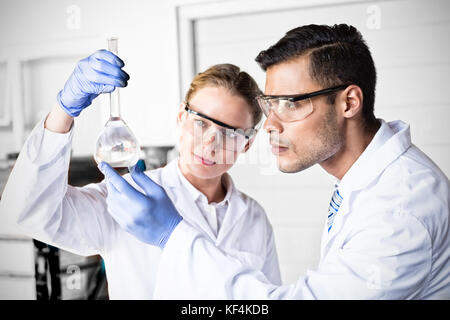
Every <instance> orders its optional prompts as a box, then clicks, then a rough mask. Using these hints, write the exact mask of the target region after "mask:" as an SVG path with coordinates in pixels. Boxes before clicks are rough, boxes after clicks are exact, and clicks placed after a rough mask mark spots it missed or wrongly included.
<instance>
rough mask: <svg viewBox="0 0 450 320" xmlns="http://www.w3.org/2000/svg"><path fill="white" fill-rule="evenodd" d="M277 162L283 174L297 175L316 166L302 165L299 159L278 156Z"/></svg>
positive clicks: (310, 164) (311, 164)
mask: <svg viewBox="0 0 450 320" xmlns="http://www.w3.org/2000/svg"><path fill="white" fill-rule="evenodd" d="M277 160H278V161H277V164H278V170H280V171H281V172H283V173H297V172H300V171H303V170H305V169H308V168H309V167H311V166H313V165H314V163H302V162H300V161H299V160H298V159H296V160H290V159H283V158H282V157H280V156H278V159H277Z"/></svg>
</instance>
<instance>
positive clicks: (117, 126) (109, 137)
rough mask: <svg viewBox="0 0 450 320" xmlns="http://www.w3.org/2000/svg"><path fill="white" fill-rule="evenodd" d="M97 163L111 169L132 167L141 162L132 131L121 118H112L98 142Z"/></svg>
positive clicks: (95, 156) (137, 145)
mask: <svg viewBox="0 0 450 320" xmlns="http://www.w3.org/2000/svg"><path fill="white" fill-rule="evenodd" d="M95 150H96V151H95V155H94V158H95V161H96V162H97V163H100V162H102V161H104V162H107V163H108V164H109V165H110V166H111V167H130V166H133V165H135V164H136V162H137V161H138V160H139V153H140V148H139V144H138V142H137V140H136V137H135V136H134V135H133V133H132V132H131V130H130V129H129V128H128V126H127V125H126V124H125V122H124V121H123V120H122V119H120V118H111V119H109V120H108V122H107V123H106V125H105V127H104V128H103V131H102V132H101V134H100V136H99V137H98V140H97V145H96V149H95Z"/></svg>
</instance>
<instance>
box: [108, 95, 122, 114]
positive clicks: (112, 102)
mask: <svg viewBox="0 0 450 320" xmlns="http://www.w3.org/2000/svg"><path fill="white" fill-rule="evenodd" d="M109 110H110V111H109V118H110V119H114V118H119V119H120V95H119V88H116V89H115V90H114V91H113V92H111V93H110V94H109Z"/></svg>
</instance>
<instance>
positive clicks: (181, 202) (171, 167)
mask: <svg viewBox="0 0 450 320" xmlns="http://www.w3.org/2000/svg"><path fill="white" fill-rule="evenodd" d="M177 166H178V159H175V160H173V161H172V162H170V163H169V164H168V165H167V167H166V168H164V171H163V173H162V181H163V182H164V183H165V184H166V186H167V187H169V188H168V189H166V191H167V194H168V195H169V198H170V199H171V200H172V202H173V204H174V206H175V208H177V210H178V212H179V213H180V215H181V216H182V217H183V219H186V221H188V222H189V223H190V224H192V225H194V226H196V227H198V228H199V230H202V231H204V232H205V233H206V234H207V235H208V236H209V237H210V238H211V239H213V240H214V241H215V240H216V236H215V235H214V233H213V232H212V230H211V228H210V226H209V224H208V222H207V221H206V220H205V217H203V215H202V213H201V212H200V209H199V208H198V206H197V205H196V203H195V200H196V199H195V197H194V196H193V195H192V194H191V193H190V192H189V191H188V190H187V189H186V188H185V187H184V186H183V185H182V183H181V181H180V177H179V176H178V168H177Z"/></svg>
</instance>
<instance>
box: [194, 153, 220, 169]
mask: <svg viewBox="0 0 450 320" xmlns="http://www.w3.org/2000/svg"><path fill="white" fill-rule="evenodd" d="M194 157H195V159H197V160H198V161H199V162H201V163H202V164H203V165H205V166H212V165H215V164H216V163H215V162H214V161H211V160H208V159H205V158H203V157H201V156H198V155H196V154H194Z"/></svg>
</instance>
